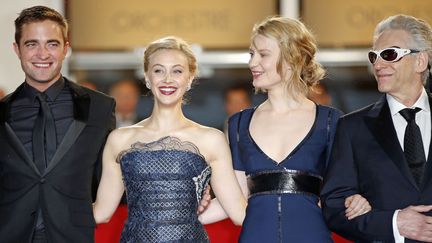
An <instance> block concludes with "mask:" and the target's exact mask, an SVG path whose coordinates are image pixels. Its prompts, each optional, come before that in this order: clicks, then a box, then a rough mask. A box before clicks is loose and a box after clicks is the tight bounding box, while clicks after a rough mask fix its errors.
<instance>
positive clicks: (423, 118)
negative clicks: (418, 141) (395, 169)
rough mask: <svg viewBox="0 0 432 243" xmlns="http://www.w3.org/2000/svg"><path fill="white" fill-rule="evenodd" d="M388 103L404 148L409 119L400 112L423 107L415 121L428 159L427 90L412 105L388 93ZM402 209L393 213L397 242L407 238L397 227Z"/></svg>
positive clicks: (428, 117) (428, 113)
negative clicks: (400, 101) (397, 220)
mask: <svg viewBox="0 0 432 243" xmlns="http://www.w3.org/2000/svg"><path fill="white" fill-rule="evenodd" d="M386 98H387V103H388V105H389V108H390V114H391V117H392V120H393V125H394V128H395V129H396V134H397V137H398V140H399V144H400V146H401V148H402V150H403V149H404V136H405V128H406V126H407V121H406V120H405V118H403V116H402V115H401V114H400V113H399V111H401V110H402V109H405V108H415V107H418V108H421V111H419V112H417V114H416V118H415V122H416V124H417V125H418V126H419V128H420V132H421V134H422V140H423V148H424V151H425V157H426V159H427V157H428V155H429V145H430V140H431V111H430V106H429V98H428V96H427V94H426V91H425V90H424V89H423V91H422V93H421V95H420V97H419V98H418V100H417V101H416V102H415V103H414V105H413V106H412V107H406V106H405V105H403V104H401V103H399V101H397V100H396V99H395V98H393V97H392V96H391V95H389V94H387V95H386ZM399 211H400V210H396V211H395V213H394V214H393V220H392V225H393V234H394V237H395V242H396V243H404V242H405V238H404V237H403V236H401V235H400V233H399V230H398V227H397V222H396V219H397V215H398V213H399Z"/></svg>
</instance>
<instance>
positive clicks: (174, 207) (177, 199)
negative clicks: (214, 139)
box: [118, 137, 211, 242]
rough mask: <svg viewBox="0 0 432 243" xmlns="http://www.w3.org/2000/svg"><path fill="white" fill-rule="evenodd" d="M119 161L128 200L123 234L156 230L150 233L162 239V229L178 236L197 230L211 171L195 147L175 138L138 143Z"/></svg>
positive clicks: (124, 153) (119, 158) (122, 155)
mask: <svg viewBox="0 0 432 243" xmlns="http://www.w3.org/2000/svg"><path fill="white" fill-rule="evenodd" d="M118 162H119V163H120V165H121V169H122V173H123V180H124V183H125V187H126V195H127V201H128V210H129V212H128V213H129V218H128V221H127V223H126V228H125V231H126V232H127V231H136V230H138V232H135V233H138V234H140V233H143V231H146V230H149V229H150V228H153V229H154V228H155V227H156V229H159V230H156V231H157V232H153V233H157V234H158V235H159V236H158V237H162V236H160V233H161V232H160V231H161V230H163V229H170V230H168V231H169V232H171V233H170V234H172V233H174V231H175V232H177V233H179V234H180V235H181V234H183V233H182V232H183V231H190V230H192V231H196V229H194V228H197V226H196V225H200V224H199V222H198V216H197V213H196V210H197V207H198V202H199V200H200V199H201V196H202V193H203V190H204V188H205V186H206V185H207V184H208V182H209V179H210V171H211V170H210V167H209V166H208V165H207V163H206V161H205V159H204V157H203V156H202V155H201V154H200V153H199V151H198V148H197V147H196V146H195V145H193V144H192V143H189V142H181V141H180V140H179V139H177V138H174V137H164V138H162V139H160V140H158V141H155V142H152V143H140V142H137V143H135V144H133V145H132V146H131V148H130V149H128V150H125V151H123V152H122V153H121V154H120V155H119V157H118ZM176 225H178V227H177V226H176ZM179 225H181V226H179ZM158 227H159V228H158ZM173 227H174V228H173ZM185 227H186V228H190V229H184V228H185ZM152 231H154V230H152ZM163 231H164V230H163ZM179 231H180V232H179ZM126 232H124V233H126ZM129 233H130V232H129ZM185 233H186V232H185ZM189 233H191V232H188V234H189ZM195 233H196V232H195ZM143 234H147V235H148V234H150V233H148V232H147V233H143ZM192 234H193V233H192ZM163 237H167V236H166V235H165V236H163ZM169 237H171V236H169ZM171 240H174V239H171ZM154 242H163V241H160V239H158V240H156V241H154Z"/></svg>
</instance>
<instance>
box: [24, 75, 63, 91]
mask: <svg viewBox="0 0 432 243" xmlns="http://www.w3.org/2000/svg"><path fill="white" fill-rule="evenodd" d="M60 77H61V74H59V75H57V76H56V78H54V79H52V80H51V81H48V82H37V81H35V80H31V79H30V78H28V77H26V79H25V82H26V83H27V84H28V85H30V86H32V87H33V88H35V89H36V90H38V91H39V92H41V93H42V92H45V90H47V89H48V88H49V87H51V85H53V84H54V83H55V82H57V81H58V80H59V79H60Z"/></svg>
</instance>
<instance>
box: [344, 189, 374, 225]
mask: <svg viewBox="0 0 432 243" xmlns="http://www.w3.org/2000/svg"><path fill="white" fill-rule="evenodd" d="M345 207H346V210H345V216H346V217H347V218H348V219H349V220H351V219H353V218H355V217H357V216H360V215H363V214H365V213H367V212H369V211H371V209H372V207H371V205H370V204H369V202H368V200H366V198H364V197H363V196H362V195H360V194H354V195H351V196H349V197H347V198H346V199H345Z"/></svg>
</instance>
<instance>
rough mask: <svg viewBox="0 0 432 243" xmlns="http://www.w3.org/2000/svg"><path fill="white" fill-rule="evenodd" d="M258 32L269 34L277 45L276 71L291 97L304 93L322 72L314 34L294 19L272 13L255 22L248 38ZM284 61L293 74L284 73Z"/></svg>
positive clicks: (267, 35) (317, 79)
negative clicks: (317, 59) (278, 52)
mask: <svg viewBox="0 0 432 243" xmlns="http://www.w3.org/2000/svg"><path fill="white" fill-rule="evenodd" d="M257 35H263V36H265V37H272V38H274V39H275V40H277V41H278V45H279V48H280V55H279V60H278V62H277V72H278V74H279V75H281V77H282V82H283V83H284V84H285V86H286V89H287V91H288V92H289V93H290V94H292V95H293V97H294V98H296V97H298V96H299V95H300V94H301V95H305V96H306V95H307V94H308V92H309V91H310V89H311V87H312V86H313V85H315V84H316V83H318V81H319V80H320V79H322V78H323V77H324V75H325V71H324V69H323V67H322V66H321V64H319V63H318V62H317V61H316V59H315V54H316V52H317V44H316V40H315V37H314V36H313V35H312V33H311V32H310V31H309V30H308V29H307V28H306V26H305V25H304V24H303V23H302V22H300V21H298V20H295V19H291V18H286V17H278V16H272V17H269V18H267V19H265V20H264V21H262V22H260V23H258V24H256V25H255V26H254V27H253V30H252V37H251V41H252V42H253V39H254V38H255V36H257ZM284 64H288V65H289V66H290V67H291V68H292V75H291V76H290V77H286V75H285V74H284V73H283V68H282V67H283V66H284Z"/></svg>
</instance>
